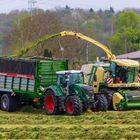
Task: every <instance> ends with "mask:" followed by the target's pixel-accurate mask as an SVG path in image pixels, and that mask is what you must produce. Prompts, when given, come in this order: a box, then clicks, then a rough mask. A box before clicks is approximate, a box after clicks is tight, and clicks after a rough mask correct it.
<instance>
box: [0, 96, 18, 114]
mask: <svg viewBox="0 0 140 140" xmlns="http://www.w3.org/2000/svg"><path fill="white" fill-rule="evenodd" d="M1 109H2V110H3V111H7V112H14V111H16V110H17V100H16V98H15V97H13V96H11V95H10V94H3V95H2V97H1Z"/></svg>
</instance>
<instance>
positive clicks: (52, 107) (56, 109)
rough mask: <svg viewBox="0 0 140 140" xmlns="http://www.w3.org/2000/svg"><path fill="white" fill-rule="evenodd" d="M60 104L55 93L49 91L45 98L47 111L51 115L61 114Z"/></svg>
mask: <svg viewBox="0 0 140 140" xmlns="http://www.w3.org/2000/svg"><path fill="white" fill-rule="evenodd" d="M60 104H61V103H60V102H59V100H58V97H57V96H56V95H55V94H54V92H53V91H51V90H48V91H47V93H46V96H45V110H46V112H47V114H49V115H59V114H61V110H60Z"/></svg>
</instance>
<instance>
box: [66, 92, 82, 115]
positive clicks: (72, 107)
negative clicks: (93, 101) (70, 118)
mask: <svg viewBox="0 0 140 140" xmlns="http://www.w3.org/2000/svg"><path fill="white" fill-rule="evenodd" d="M66 112H67V114H68V115H80V114H81V112H82V103H81V101H80V99H79V97H78V96H76V95H74V96H68V97H67V99H66Z"/></svg>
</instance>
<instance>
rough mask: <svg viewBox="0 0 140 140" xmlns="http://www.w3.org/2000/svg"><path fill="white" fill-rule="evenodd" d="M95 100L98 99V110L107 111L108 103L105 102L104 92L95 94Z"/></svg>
mask: <svg viewBox="0 0 140 140" xmlns="http://www.w3.org/2000/svg"><path fill="white" fill-rule="evenodd" d="M97 100H98V109H97V110H99V111H107V108H108V103H107V99H106V97H105V95H104V94H99V95H98V96H97Z"/></svg>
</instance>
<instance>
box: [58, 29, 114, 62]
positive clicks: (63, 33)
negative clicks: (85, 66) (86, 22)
mask: <svg viewBox="0 0 140 140" xmlns="http://www.w3.org/2000/svg"><path fill="white" fill-rule="evenodd" d="M60 34H61V36H76V37H78V38H79V39H83V40H86V41H88V42H90V43H92V44H94V45H96V46H98V47H99V48H101V49H102V50H103V51H104V52H105V53H106V55H107V58H108V60H113V59H116V57H115V55H113V54H112V52H111V51H110V50H109V49H108V48H107V47H106V46H105V45H103V44H102V43H100V42H98V41H97V40H95V39H92V38H90V37H88V36H85V35H83V34H81V33H76V32H72V31H63V32H61V33H60Z"/></svg>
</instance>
